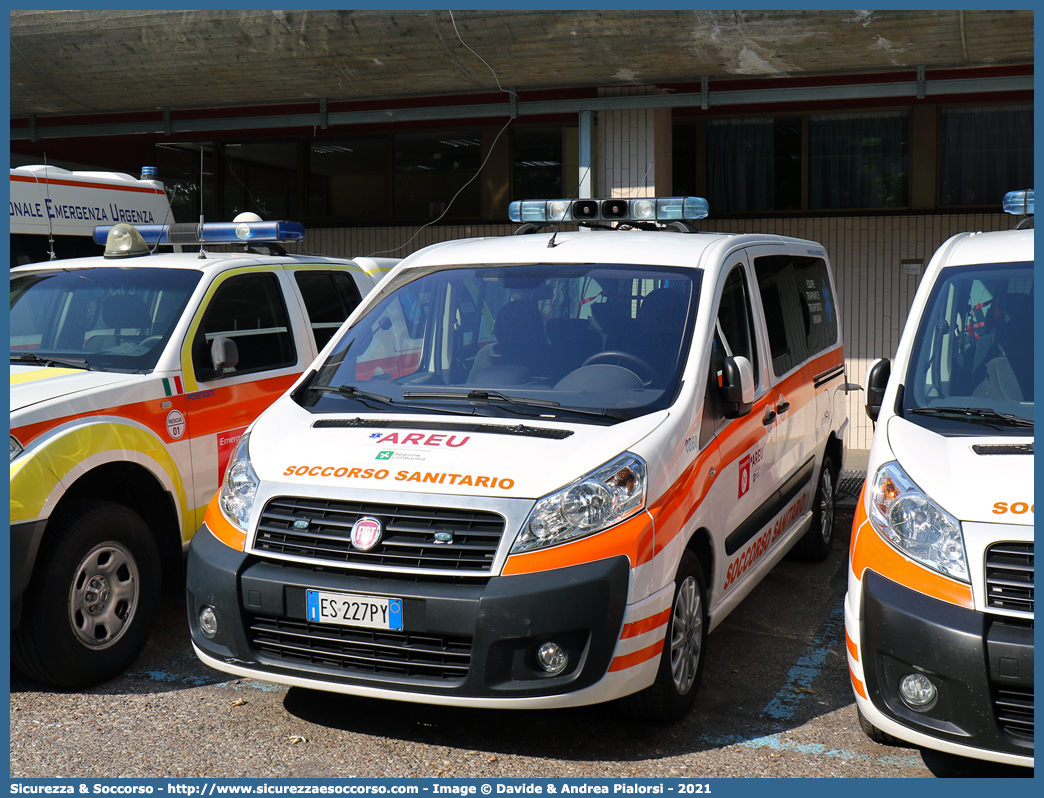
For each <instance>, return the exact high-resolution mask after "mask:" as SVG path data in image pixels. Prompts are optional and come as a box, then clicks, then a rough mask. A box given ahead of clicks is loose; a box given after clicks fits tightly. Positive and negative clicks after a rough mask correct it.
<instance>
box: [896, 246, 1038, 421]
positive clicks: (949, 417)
mask: <svg viewBox="0 0 1044 798" xmlns="http://www.w3.org/2000/svg"><path fill="white" fill-rule="evenodd" d="M915 341H916V343H915V344H914V350H913V355H912V357H911V359H910V366H909V368H908V370H907V373H906V375H905V377H904V386H905V388H904V391H903V416H904V417H905V418H907V419H909V420H910V421H912V422H914V423H915V424H921V425H922V426H925V427H928V428H930V429H934V430H937V431H939V432H941V433H943V434H954V435H983V434H997V432H1000V433H1002V434H1015V435H1026V434H1032V427H1033V264H1032V263H1003V264H987V265H975V266H960V267H953V268H948V269H945V270H944V271H943V272H942V274H941V276H940V278H939V281H938V282H937V283H936V285H935V287H934V288H933V289H932V294H931V297H930V298H929V300H928V304H927V306H926V308H925V311H924V314H923V315H922V316H921V320H920V323H919V324H918V328H917V335H916V338H915ZM1027 430H1028V431H1027Z"/></svg>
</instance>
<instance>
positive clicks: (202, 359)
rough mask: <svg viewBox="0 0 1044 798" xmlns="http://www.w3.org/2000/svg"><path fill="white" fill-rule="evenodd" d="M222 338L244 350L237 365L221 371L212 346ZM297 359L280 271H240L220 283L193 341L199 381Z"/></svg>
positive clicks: (293, 361)
mask: <svg viewBox="0 0 1044 798" xmlns="http://www.w3.org/2000/svg"><path fill="white" fill-rule="evenodd" d="M218 337H223V338H229V339H231V341H232V342H233V343H234V344H235V345H236V351H237V353H238V355H239V362H238V363H237V364H236V365H235V367H233V368H227V369H225V370H224V372H223V373H221V374H216V373H214V372H213V370H212V368H211V367H212V365H213V361H212V360H211V359H210V351H211V345H212V343H213V341H214V339H215V338H218ZM296 362H297V354H296V352H295V351H294V340H293V334H292V332H291V329H290V319H289V317H288V316H287V312H286V303H285V302H284V301H283V291H282V289H281V288H280V286H279V279H278V278H277V277H276V276H275V275H274V274H272V273H271V272H264V273H255V274H240V275H236V276H235V277H230V278H229V279H227V280H225V282H223V283H222V284H221V285H220V286H218V289H217V291H215V292H214V296H213V298H212V299H211V301H210V304H209V305H208V306H207V309H206V311H204V313H203V320H202V321H201V322H200V325H199V328H198V330H197V331H196V337H195V339H194V340H193V345H192V365H193V367H194V369H195V372H196V379H197V380H200V381H206V380H211V379H214V378H215V377H217V376H223V377H230V376H235V375H237V374H248V373H253V372H258V371H268V370H270V369H277V368H286V367H288V366H293V365H294V364H295V363H296Z"/></svg>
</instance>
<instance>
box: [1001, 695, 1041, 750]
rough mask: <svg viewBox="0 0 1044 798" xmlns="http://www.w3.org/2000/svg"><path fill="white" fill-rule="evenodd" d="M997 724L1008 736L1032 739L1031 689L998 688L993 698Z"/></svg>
mask: <svg viewBox="0 0 1044 798" xmlns="http://www.w3.org/2000/svg"><path fill="white" fill-rule="evenodd" d="M993 712H994V715H995V717H996V718H997V725H998V726H1000V728H1001V731H1002V732H1004V733H1005V734H1006V735H1008V736H1009V737H1015V738H1017V739H1019V740H1029V741H1030V742H1032V741H1033V691H1031V690H1010V689H1009V690H998V691H997V693H996V695H995V696H994V699H993Z"/></svg>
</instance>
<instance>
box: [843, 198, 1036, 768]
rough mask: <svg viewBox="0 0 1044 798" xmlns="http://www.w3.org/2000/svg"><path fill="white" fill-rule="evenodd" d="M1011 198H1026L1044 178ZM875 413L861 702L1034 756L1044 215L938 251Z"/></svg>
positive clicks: (878, 721)
mask: <svg viewBox="0 0 1044 798" xmlns="http://www.w3.org/2000/svg"><path fill="white" fill-rule="evenodd" d="M1004 207H1005V210H1007V211H1008V212H1011V213H1016V214H1029V215H1030V219H1029V220H1028V221H1029V222H1030V223H1032V214H1033V192H1032V191H1029V192H1012V193H1010V194H1009V195H1008V196H1006V197H1005V201H1004ZM867 374H868V376H867V385H866V389H867V413H868V414H869V416H870V418H871V419H874V420H875V422H876V429H875V433H874V440H873V444H872V445H871V449H870V459H869V464H868V468H867V478H866V483H865V485H864V487H863V493H862V496H861V497H860V500H859V504H858V506H857V508H856V515H855V519H854V522H853V527H852V543H851V551H850V559H849V573H848V595H847V597H846V599H845V632H846V636H847V642H848V665H849V668H850V671H851V678H852V687H853V689H854V691H855V699H856V707H857V709H858V710H859V719H860V723H861V725H862V727H863V730H864V731H865V732H866V734H867V735H868V736H869V737H870V738H871V739H873V740H875V741H877V742H881V743H887V744H893V745H895V744H901V743H902V742H906V743H913V744H915V745H919V746H924V747H925V748H933V749H938V750H941V751H947V752H949V753H953V754H959V755H963V756H968V757H975V758H979V759H988V760H993V761H997V762H1006V763H1010V764H1016V765H1027V766H1029V767H1032V766H1033V230H1032V229H1016V230H1011V231H1006V232H994V233H962V234H960V235H956V236H954V237H953V238H951V239H949V240H948V241H946V242H945V243H944V244H943V245H942V246H941V247H940V248H939V250H938V251H937V252H936V253H935V256H934V257H933V258H932V260H931V262H930V263H929V265H928V268H927V270H926V271H925V275H924V277H923V278H922V280H921V283H920V285H919V286H918V289H917V293H916V295H915V296H914V299H913V307H912V308H911V310H910V316H909V320H908V322H907V324H906V329H905V330H904V331H903V335H902V338H901V339H900V341H899V348H898V350H897V352H896V355H895V361H894V362H889V361H888V360H878V361H875V362H874V363H873V364H871V367H870V368H869V369H868V372H867Z"/></svg>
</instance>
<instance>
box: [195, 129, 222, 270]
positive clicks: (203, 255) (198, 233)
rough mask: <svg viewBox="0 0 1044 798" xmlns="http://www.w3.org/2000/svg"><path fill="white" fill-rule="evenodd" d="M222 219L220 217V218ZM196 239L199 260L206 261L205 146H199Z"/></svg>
mask: <svg viewBox="0 0 1044 798" xmlns="http://www.w3.org/2000/svg"><path fill="white" fill-rule="evenodd" d="M218 146H220V145H218ZM218 218H220V217H218ZM196 238H197V239H198V240H199V259H200V260H206V259H207V253H206V252H205V251H204V250H203V145H202V144H200V145H199V227H198V228H196Z"/></svg>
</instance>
